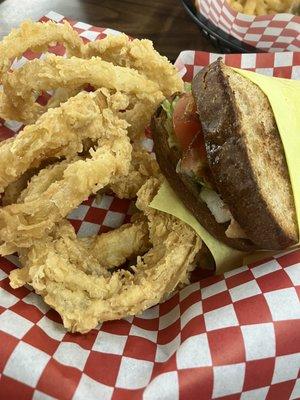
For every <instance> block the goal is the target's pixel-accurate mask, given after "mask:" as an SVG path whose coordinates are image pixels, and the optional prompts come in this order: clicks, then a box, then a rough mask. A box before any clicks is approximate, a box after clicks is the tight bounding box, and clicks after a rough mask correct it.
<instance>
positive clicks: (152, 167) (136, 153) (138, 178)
mask: <svg viewBox="0 0 300 400" xmlns="http://www.w3.org/2000/svg"><path fill="white" fill-rule="evenodd" d="M159 173H160V172H159V166H158V164H157V161H156V160H155V159H154V158H153V156H152V155H151V154H149V153H148V152H147V151H146V150H142V149H138V150H136V149H133V152H132V160H131V164H130V169H129V174H128V175H126V176H124V177H120V178H119V177H116V179H115V180H114V181H113V182H112V183H111V184H110V185H109V188H110V189H111V190H112V191H113V192H114V193H115V194H116V196H117V197H119V198H120V199H133V198H135V197H136V195H137V192H138V191H139V190H140V188H141V187H142V186H143V185H144V183H145V182H146V181H147V180H148V179H149V178H151V177H152V176H153V177H155V176H156V177H157V176H158V175H159Z"/></svg>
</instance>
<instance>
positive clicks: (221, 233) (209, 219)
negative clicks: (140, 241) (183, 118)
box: [151, 107, 254, 251]
mask: <svg viewBox="0 0 300 400" xmlns="http://www.w3.org/2000/svg"><path fill="white" fill-rule="evenodd" d="M166 118H167V115H166V112H165V111H164V109H163V108H162V107H160V108H159V109H158V110H157V111H156V113H155V115H154V116H153V118H152V124H151V130H152V137H153V141H154V151H155V154H156V158H157V161H158V163H159V166H160V168H161V170H162V173H163V174H164V175H165V177H166V178H167V180H168V182H169V184H170V185H171V187H172V188H173V190H174V192H175V193H176V194H177V195H178V197H179V198H180V199H181V201H182V202H183V203H184V205H185V206H186V207H187V208H188V209H189V210H190V211H191V213H192V214H193V215H194V216H195V218H197V219H198V221H199V222H200V223H201V225H202V226H203V227H204V228H205V229H206V230H207V231H208V232H209V233H210V234H211V235H213V236H214V237H216V238H217V239H218V240H220V241H222V242H224V243H226V244H227V245H228V246H230V247H233V248H236V249H239V250H243V251H251V250H253V248H254V245H253V244H252V243H251V242H250V241H249V240H245V239H231V238H228V237H227V236H226V235H225V231H226V229H227V227H228V223H226V224H219V223H217V222H216V220H215V217H214V216H213V214H212V213H211V212H210V210H209V209H208V207H207V206H206V204H205V203H204V202H203V201H202V200H201V198H200V197H199V186H198V185H197V184H195V183H194V181H193V180H192V179H191V178H189V177H188V176H187V175H184V174H179V173H177V172H176V167H177V164H178V161H179V160H180V158H181V156H182V154H181V152H180V150H179V149H178V148H176V147H171V148H170V147H169V142H168V132H167V130H166V128H165V121H166ZM170 208H172V204H170Z"/></svg>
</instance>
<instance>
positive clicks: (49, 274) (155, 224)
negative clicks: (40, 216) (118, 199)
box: [10, 178, 201, 333]
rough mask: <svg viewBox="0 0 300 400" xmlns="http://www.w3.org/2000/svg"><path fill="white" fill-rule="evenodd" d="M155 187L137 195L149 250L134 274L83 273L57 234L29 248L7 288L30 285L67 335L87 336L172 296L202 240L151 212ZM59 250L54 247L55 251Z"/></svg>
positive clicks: (183, 226) (153, 181) (172, 220)
mask: <svg viewBox="0 0 300 400" xmlns="http://www.w3.org/2000/svg"><path fill="white" fill-rule="evenodd" d="M158 186H159V181H158V180H157V179H155V178H151V179H149V180H148V181H147V182H146V184H145V185H144V186H143V187H142V188H141V190H140V192H139V194H138V201H137V206H138V207H140V208H141V210H142V211H143V212H144V213H145V215H146V216H147V219H148V227H149V234H150V241H151V243H152V244H153V247H152V248H151V249H150V250H149V251H148V253H146V255H144V256H143V257H138V260H137V265H136V267H132V269H133V270H134V271H135V273H131V272H129V271H126V270H118V271H116V272H112V273H110V272H109V271H108V270H107V269H105V271H104V272H103V274H100V275H97V276H95V274H90V273H87V271H83V270H82V269H80V268H79V267H78V265H77V264H78V263H76V260H74V258H73V257H72V256H71V257H70V256H69V255H68V252H64V253H63V254H62V253H61V249H62V247H63V245H62V244H61V245H59V246H58V243H59V240H58V239H57V237H62V236H63V235H62V234H61V233H60V230H59V229H60V228H59V227H58V228H57V230H56V232H53V234H52V235H51V236H48V238H47V239H46V240H45V241H39V242H36V243H35V244H33V246H32V248H31V249H30V250H29V251H28V252H27V253H26V256H25V257H24V258H25V260H24V261H23V262H24V264H25V269H24V268H23V269H21V270H15V271H12V272H11V274H10V280H11V283H10V284H11V286H12V287H14V288H16V287H20V286H22V285H24V284H25V283H29V284H30V285H31V286H32V287H33V288H34V289H35V291H36V292H37V293H39V294H41V295H42V296H43V298H44V300H45V302H46V303H47V304H49V305H50V306H51V307H53V308H54V309H55V310H56V311H57V312H58V313H60V315H61V317H62V319H63V323H64V326H65V327H66V328H67V329H68V330H70V331H71V332H81V333H85V332H88V331H89V330H90V329H93V328H95V327H96V326H97V324H98V323H99V322H102V321H106V320H113V319H120V318H123V317H125V316H129V315H134V314H137V313H140V312H142V311H143V310H145V309H146V308H149V307H151V306H152V305H154V304H157V303H158V302H159V301H161V300H162V299H163V298H164V296H166V294H168V293H171V292H172V291H173V290H174V289H175V288H176V286H177V285H178V283H179V282H181V280H183V279H184V278H185V277H186V272H187V269H188V268H189V266H190V265H191V263H192V262H193V260H194V258H195V256H196V254H197V252H198V251H199V249H200V247H201V240H200V239H199V238H198V237H197V235H196V234H195V233H194V232H193V231H192V229H191V228H190V227H188V226H187V225H186V224H184V223H182V222H181V221H179V220H178V219H176V218H174V217H172V216H170V215H167V214H164V213H162V212H159V211H156V210H153V209H150V208H149V207H148V204H149V202H150V201H151V199H152V197H153V196H154V194H155V192H156V191H157V189H158ZM57 246H58V247H57Z"/></svg>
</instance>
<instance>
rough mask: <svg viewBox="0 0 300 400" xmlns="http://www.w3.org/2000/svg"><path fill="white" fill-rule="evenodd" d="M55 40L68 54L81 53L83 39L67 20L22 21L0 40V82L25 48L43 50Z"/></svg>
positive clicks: (78, 55)
mask: <svg viewBox="0 0 300 400" xmlns="http://www.w3.org/2000/svg"><path fill="white" fill-rule="evenodd" d="M56 42H59V43H63V44H64V45H65V47H66V49H67V52H68V54H69V55H72V56H73V55H74V56H77V57H80V56H81V55H82V46H83V41H82V39H81V38H80V36H79V35H78V33H77V32H76V31H74V29H73V28H72V27H71V25H70V24H69V23H68V22H67V21H64V23H63V24H57V23H55V22H53V21H48V22H32V21H24V22H23V23H22V24H21V26H20V27H19V28H17V29H13V30H12V31H11V33H10V34H9V35H8V36H6V37H5V38H4V39H3V40H2V42H0V54H1V58H0V82H1V80H2V77H3V74H5V73H6V72H7V71H8V70H9V68H10V66H11V64H12V62H13V60H14V59H15V58H19V57H21V56H22V54H23V53H25V51H26V50H28V49H30V50H33V51H38V52H43V51H45V50H47V48H48V47H49V46H50V45H51V44H53V43H56Z"/></svg>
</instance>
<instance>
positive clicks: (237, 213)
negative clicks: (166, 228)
mask: <svg viewBox="0 0 300 400" xmlns="http://www.w3.org/2000/svg"><path fill="white" fill-rule="evenodd" d="M151 131H152V136H153V140H154V151H155V153H156V157H157V161H158V163H159V165H160V168H161V170H162V173H163V174H164V175H165V177H166V179H167V180H168V182H169V184H170V186H171V187H172V189H173V190H174V192H175V193H176V194H177V196H178V197H179V198H180V199H181V201H182V202H183V203H184V205H185V206H186V207H187V208H188V209H189V210H190V212H191V213H192V214H193V216H194V217H195V218H196V219H197V220H198V221H199V223H200V224H201V225H202V226H203V227H204V228H205V229H206V230H207V231H208V232H209V233H210V234H211V235H213V236H214V237H215V238H216V239H218V240H219V241H221V242H223V243H225V244H227V245H228V246H230V247H232V248H235V249H238V250H241V251H246V252H250V251H253V250H256V249H266V250H279V249H284V248H287V247H290V246H292V245H294V244H296V243H297V242H298V238H299V234H298V225H297V219H296V212H295V204H294V198H293V192H292V188H291V183H290V178H289V172H288V168H287V163H286V158H285V154H284V149H283V145H282V142H281V138H280V134H279V131H278V128H277V125H276V120H275V117H274V114H273V111H272V108H271V106H270V103H269V100H268V98H267V96H266V95H265V94H264V93H263V91H262V90H261V89H260V88H259V87H258V86H257V85H255V84H254V83H253V82H251V81H250V80H248V79H246V78H245V77H243V76H242V75H240V74H239V73H238V72H236V71H235V70H234V69H232V68H230V67H227V66H226V65H225V64H224V63H223V62H222V61H221V59H219V60H217V61H216V62H214V63H213V64H211V65H210V66H208V67H206V68H204V69H203V70H201V71H200V72H199V73H198V74H197V75H196V76H195V77H194V79H193V81H192V84H191V86H190V87H187V88H186V91H185V92H184V93H175V94H174V95H173V96H172V97H171V98H168V99H167V100H165V101H164V102H163V103H162V104H161V106H160V107H159V109H158V110H157V111H156V113H155V115H154V116H153V118H152V123H151ZM170 207H172V205H170Z"/></svg>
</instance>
